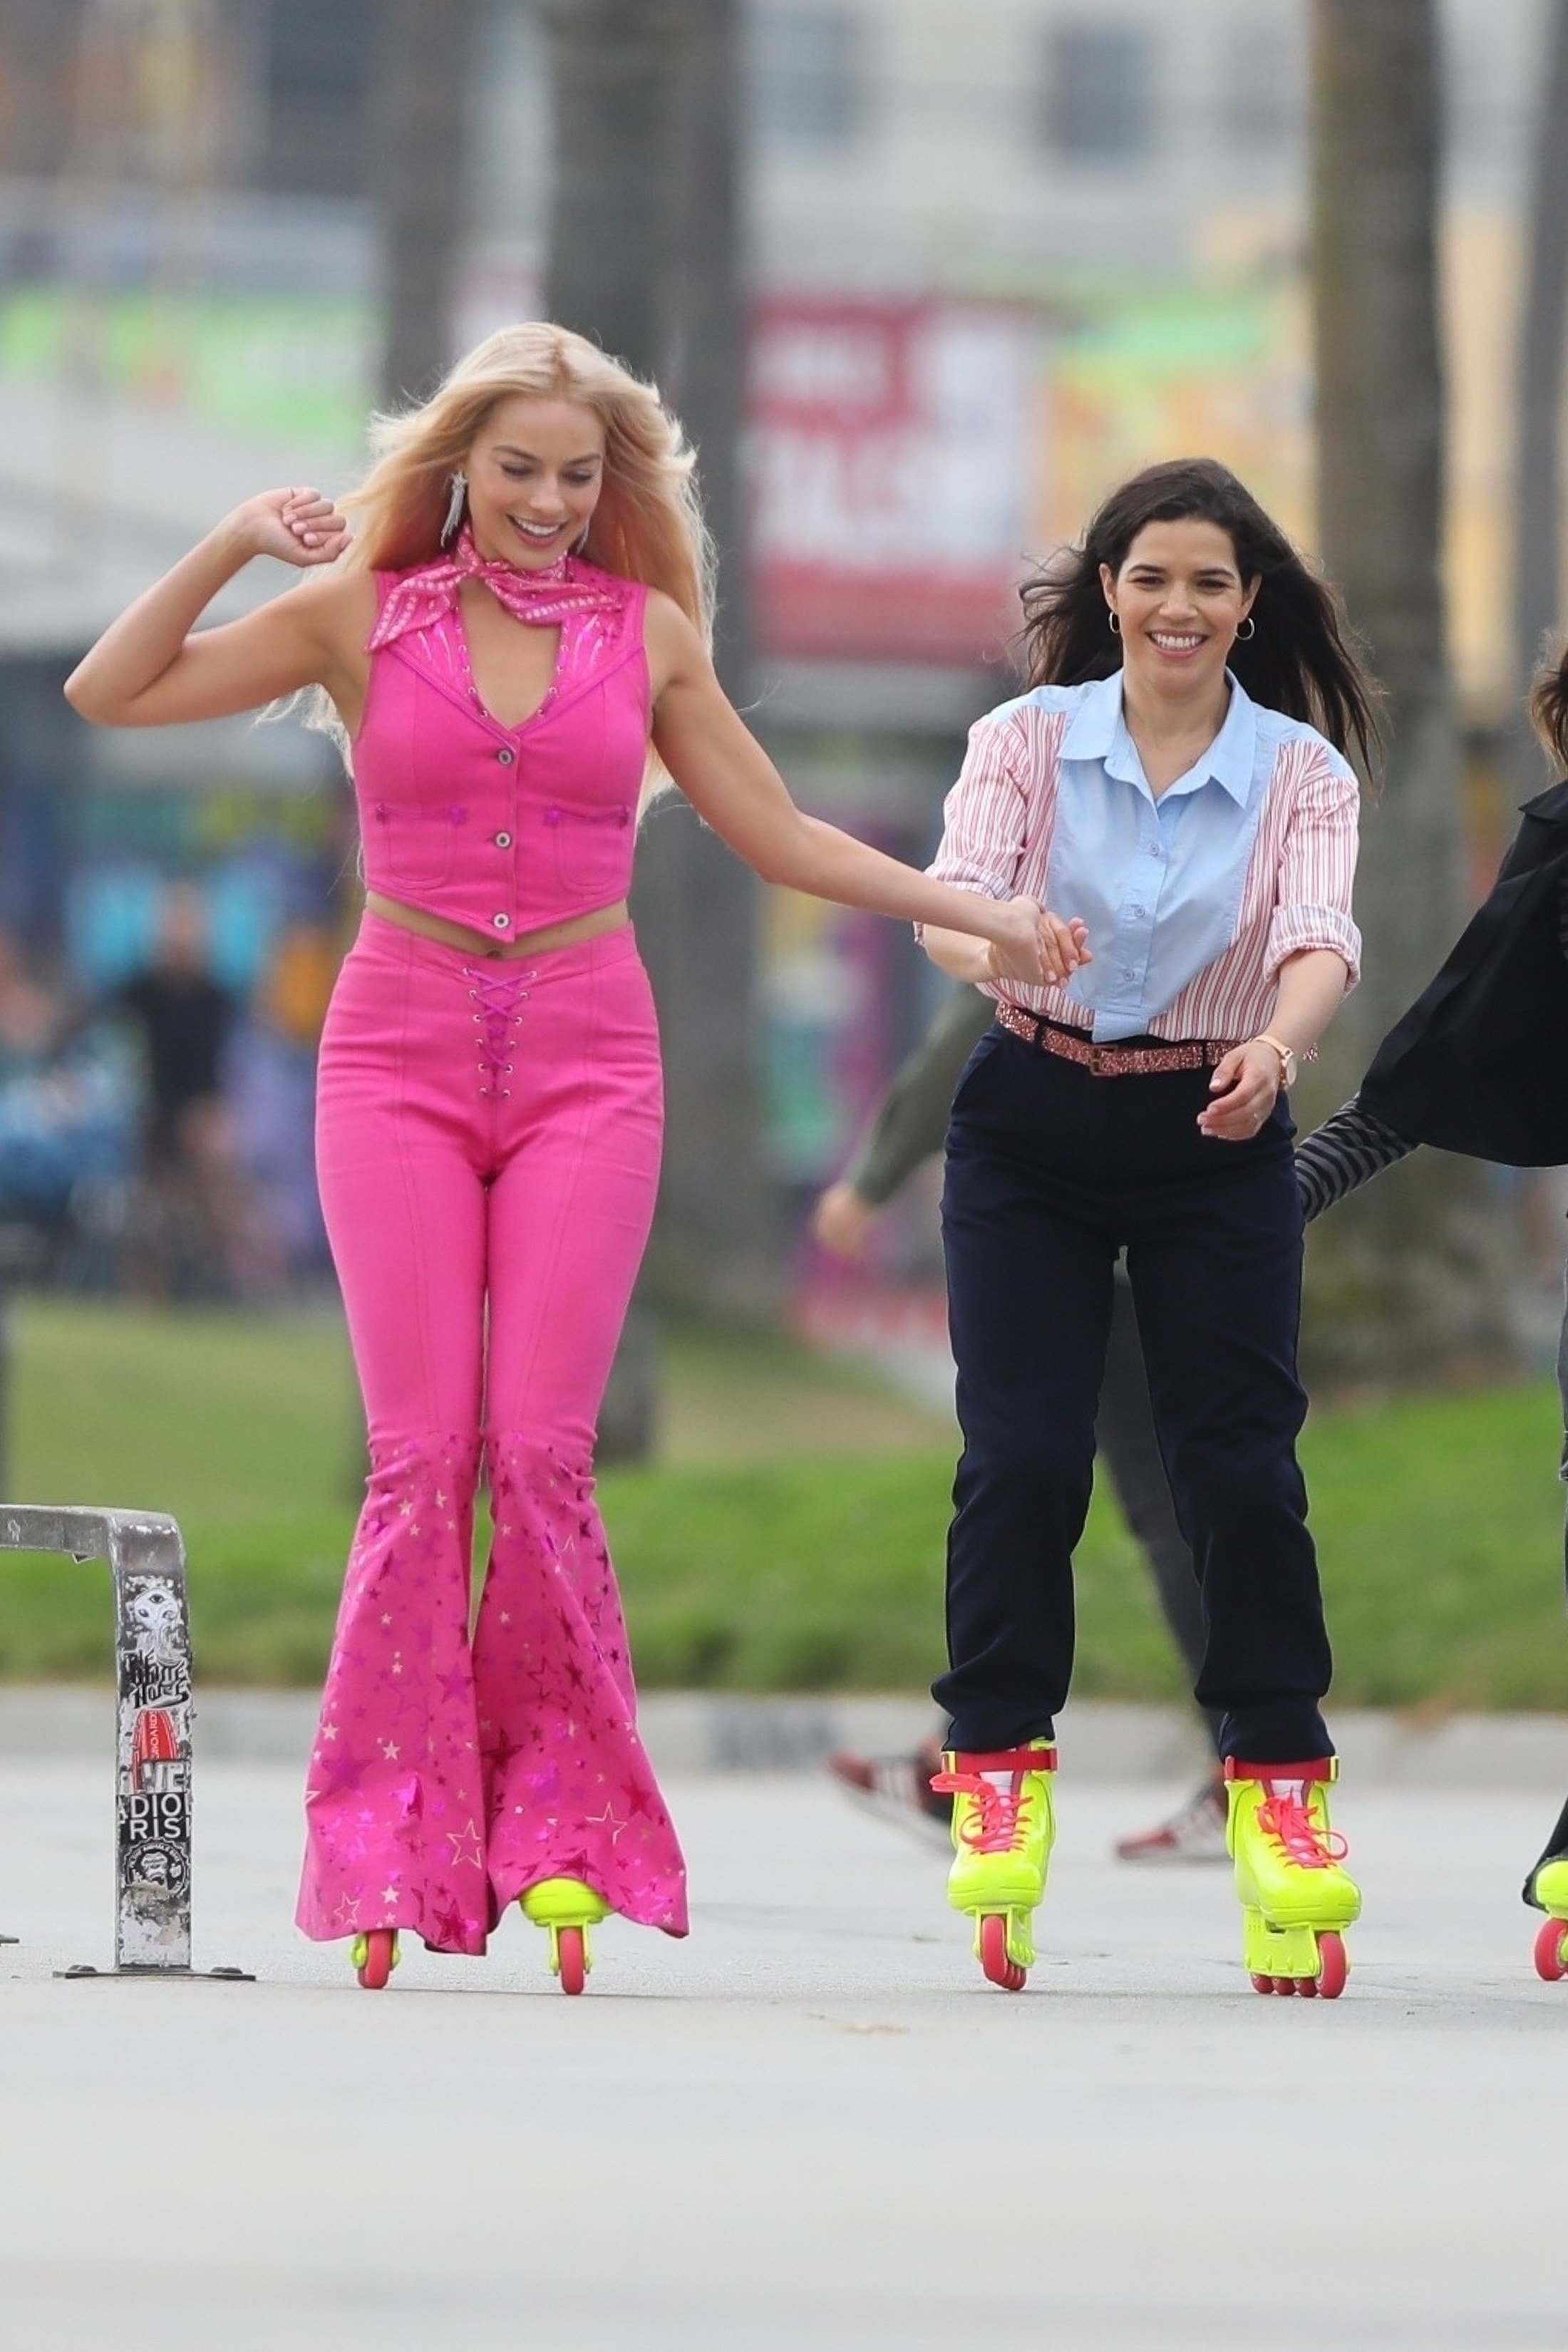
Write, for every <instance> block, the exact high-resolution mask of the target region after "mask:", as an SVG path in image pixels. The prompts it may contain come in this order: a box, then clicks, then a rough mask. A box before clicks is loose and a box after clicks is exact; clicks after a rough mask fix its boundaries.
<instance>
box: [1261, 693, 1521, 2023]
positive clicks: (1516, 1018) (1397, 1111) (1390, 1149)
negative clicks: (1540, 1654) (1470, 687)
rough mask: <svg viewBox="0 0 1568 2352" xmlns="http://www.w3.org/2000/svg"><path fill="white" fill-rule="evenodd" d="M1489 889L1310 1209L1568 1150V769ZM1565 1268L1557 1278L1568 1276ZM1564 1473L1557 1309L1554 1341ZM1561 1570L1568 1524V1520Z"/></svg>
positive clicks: (1306, 1158)
mask: <svg viewBox="0 0 1568 2352" xmlns="http://www.w3.org/2000/svg"><path fill="white" fill-rule="evenodd" d="M1531 719H1533V721H1534V724H1535V728H1536V731H1537V733H1538V734H1539V735H1540V737H1541V740H1542V742H1543V743H1544V745H1545V746H1546V748H1547V750H1548V751H1550V752H1551V753H1552V756H1553V758H1554V759H1555V761H1556V762H1557V764H1558V766H1559V767H1561V768H1568V647H1565V648H1564V650H1563V653H1562V654H1561V655H1560V656H1559V657H1558V659H1557V660H1556V661H1555V662H1554V663H1553V664H1552V665H1551V666H1550V667H1547V668H1545V669H1544V670H1543V671H1542V674H1541V676H1540V677H1538V678H1537V680H1536V683H1535V687H1534V690H1533V692H1532V694H1531ZM1522 817H1523V822H1522V824H1521V825H1520V828H1519V831H1518V833H1517V834H1516V835H1515V836H1514V839H1513V841H1512V843H1511V844H1510V847H1509V849H1508V851H1507V853H1506V855H1505V856H1504V858H1503V861H1502V866H1501V868H1500V872H1499V875H1498V879H1497V882H1496V884H1495V886H1494V887H1493V889H1492V891H1491V894H1490V896H1489V898H1487V899H1486V901H1485V903H1484V904H1483V905H1482V906H1481V907H1480V908H1479V909H1478V910H1477V912H1476V913H1475V915H1474V916H1472V918H1471V919H1470V921H1469V923H1468V925H1467V926H1466V929H1465V930H1464V931H1463V933H1462V934H1461V936H1460V938H1459V939H1458V941H1457V943H1456V945H1455V947H1454V949H1453V950H1452V952H1451V953H1450V955H1449V956H1448V958H1447V961H1446V962H1445V963H1444V965H1443V967H1442V970H1441V971H1439V972H1438V973H1437V975H1436V978H1435V979H1434V980H1433V982H1431V984H1430V986H1429V987H1428V988H1426V990H1425V991H1424V992H1423V993H1422V994H1421V995H1420V996H1419V997H1418V998H1417V999H1416V1001H1415V1003H1414V1004H1413V1005H1412V1006H1411V1008H1410V1010H1409V1011H1408V1012H1407V1013H1405V1014H1404V1015H1403V1017H1402V1018H1401V1019H1400V1020H1399V1021H1397V1022H1395V1024H1394V1027H1393V1028H1392V1029H1391V1030H1390V1031H1389V1033H1388V1035H1387V1036H1386V1037H1385V1038H1384V1041H1383V1043H1382V1045H1380V1046H1379V1047H1378V1049H1377V1051H1376V1053H1375V1054H1374V1055H1373V1059H1372V1064H1371V1066H1370V1067H1369V1069H1368V1071H1367V1074H1366V1076H1365V1078H1364V1079H1363V1082H1362V1086H1361V1088H1360V1091H1359V1092H1358V1093H1357V1095H1356V1096H1355V1097H1354V1098H1353V1099H1352V1101H1350V1102H1348V1103H1347V1104H1346V1105H1345V1106H1344V1108H1343V1109H1342V1110H1340V1111H1337V1112H1336V1113H1335V1114H1334V1116H1333V1118H1331V1119H1327V1120H1325V1122H1324V1123H1323V1125H1322V1126H1321V1127H1320V1128H1318V1129H1316V1130H1315V1132H1314V1133H1312V1134H1311V1135H1310V1136H1308V1137H1307V1138H1306V1139H1305V1140H1304V1141H1303V1142H1302V1143H1301V1145H1300V1148H1299V1150H1298V1154H1297V1160H1298V1166H1299V1169H1300V1179H1301V1185H1302V1192H1303V1197H1304V1200H1305V1202H1306V1207H1307V1213H1308V1214H1309V1215H1310V1216H1316V1215H1318V1214H1319V1213H1321V1211H1322V1210H1324V1209H1326V1208H1328V1207H1330V1206H1331V1204H1332V1203H1333V1202H1336V1201H1339V1200H1342V1199H1343V1198H1344V1196H1345V1195H1346V1194H1347V1193H1348V1192H1353V1191H1354V1190H1355V1188H1356V1187H1357V1186H1358V1185H1360V1184H1364V1183H1365V1182H1367V1181H1368V1180H1369V1179H1370V1178H1371V1177H1373V1176H1375V1175H1377V1174H1379V1173H1380V1172H1381V1171H1383V1170H1384V1169H1385V1168H1390V1167H1392V1166H1393V1165H1394V1162H1395V1161H1396V1160H1403V1159H1405V1158H1406V1157H1407V1155H1408V1154H1409V1153H1410V1152H1412V1151H1414V1150H1416V1149H1417V1147H1418V1146H1419V1145H1421V1144H1424V1143H1429V1144H1434V1145H1436V1147H1437V1148H1438V1150H1443V1151H1458V1152H1463V1153H1466V1154H1468V1156H1469V1157H1470V1158H1471V1159H1476V1160H1496V1161H1499V1162H1500V1163H1501V1164H1503V1165H1504V1166H1507V1167H1514V1168H1554V1167H1560V1166H1562V1165H1563V1163H1564V1162H1568V1089H1564V1087H1563V1085H1562V1084H1561V1074H1562V1072H1563V1068H1564V1066H1568V778H1564V779H1563V780H1560V781H1559V782H1556V783H1554V784H1552V785H1549V786H1548V788H1547V789H1546V791H1544V792H1542V793H1537V794H1536V795H1535V797H1534V798H1533V799H1532V800H1529V801H1526V802H1525V803H1524V805H1523V810H1522ZM1565 1280H1568V1276H1565ZM1557 1381H1558V1387H1559V1390H1560V1391H1561V1394H1562V1405H1563V1446H1562V1455H1561V1462H1560V1469H1561V1474H1562V1475H1563V1478H1564V1479H1568V1313H1565V1315H1564V1318H1563V1333H1562V1338H1561V1339H1560V1341H1559V1345H1558V1351H1557ZM1564 1570H1565V1572H1568V1528H1565V1532H1564ZM1524 1900H1525V1902H1526V1903H1528V1904H1530V1905H1531V1906H1533V1907H1534V1908H1535V1909H1536V1910H1539V1911H1544V1912H1545V1913H1546V1914H1547V1917H1546V1919H1545V1921H1544V1923H1543V1925H1542V1929H1541V1932H1540V1934H1539V1936H1538V1937H1537V1939H1536V1948H1535V1951H1536V1966H1537V1968H1538V1969H1540V1971H1541V1973H1542V1976H1544V1977H1547V1978H1548V1979H1552V1980H1556V1979H1561V1978H1562V1977H1563V1975H1564V1974H1565V1973H1568V1803H1565V1804H1564V1806H1563V1811H1562V1812H1561V1814H1560V1815H1559V1817H1558V1819H1557V1822H1556V1823H1555V1825H1554V1826H1553V1828H1552V1832H1551V1835H1550V1836H1549V1838H1548V1839H1547V1842H1546V1846H1545V1850H1544V1851H1543V1853H1542V1854H1541V1856H1540V1858H1539V1860H1538V1861H1537V1862H1536V1863H1535V1864H1534V1865H1533V1866H1532V1868H1531V1871H1530V1873H1529V1874H1528V1875H1527V1877H1526V1879H1525V1884H1524Z"/></svg>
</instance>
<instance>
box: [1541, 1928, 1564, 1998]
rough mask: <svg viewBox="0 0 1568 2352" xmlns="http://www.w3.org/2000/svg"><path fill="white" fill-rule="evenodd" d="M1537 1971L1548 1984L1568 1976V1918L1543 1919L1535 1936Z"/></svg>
mask: <svg viewBox="0 0 1568 2352" xmlns="http://www.w3.org/2000/svg"><path fill="white" fill-rule="evenodd" d="M1535 1973H1536V1975H1537V1976H1538V1977H1544V1978H1545V1979H1546V1981H1547V1983H1548V1984H1561V1983H1562V1981H1563V1978H1564V1977H1568V1920H1563V1919H1543V1920H1542V1923H1541V1926H1540V1927H1539V1929H1538V1930H1537V1932H1536V1937H1535Z"/></svg>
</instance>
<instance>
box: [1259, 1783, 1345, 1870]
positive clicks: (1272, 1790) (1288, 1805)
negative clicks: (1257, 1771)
mask: <svg viewBox="0 0 1568 2352" xmlns="http://www.w3.org/2000/svg"><path fill="white" fill-rule="evenodd" d="M1262 1785H1263V1787H1264V1788H1266V1789H1267V1790H1268V1792H1269V1793H1268V1798H1267V1799H1266V1801H1264V1802H1263V1803H1262V1804H1261V1805H1259V1806H1258V1828H1259V1829H1260V1830H1261V1831H1262V1832H1263V1834H1264V1836H1265V1837H1271V1838H1272V1839H1273V1840H1274V1843H1275V1844H1276V1845H1277V1846H1279V1850H1280V1852H1281V1853H1283V1854H1284V1855H1285V1857H1286V1859H1287V1860H1288V1861H1289V1862H1293V1863H1294V1864H1296V1865H1297V1867H1298V1869H1300V1870H1328V1869H1330V1868H1331V1866H1332V1864H1335V1863H1336V1862H1342V1861H1343V1860H1344V1858H1345V1856H1346V1854H1348V1853H1349V1852H1350V1850H1351V1849H1350V1840H1349V1839H1348V1838H1345V1837H1342V1836H1341V1835H1340V1832H1339V1831H1338V1830H1327V1831H1324V1830H1320V1829H1319V1827H1318V1826H1317V1823H1316V1822H1314V1821H1313V1819H1312V1816H1311V1814H1310V1812H1309V1811H1308V1810H1307V1806H1306V1802H1305V1801H1304V1799H1302V1798H1300V1797H1296V1796H1292V1795H1291V1794H1290V1793H1289V1790H1279V1789H1277V1788H1276V1787H1275V1786H1274V1784H1273V1782H1272V1781H1270V1780H1265V1781H1264V1782H1263V1784H1262Z"/></svg>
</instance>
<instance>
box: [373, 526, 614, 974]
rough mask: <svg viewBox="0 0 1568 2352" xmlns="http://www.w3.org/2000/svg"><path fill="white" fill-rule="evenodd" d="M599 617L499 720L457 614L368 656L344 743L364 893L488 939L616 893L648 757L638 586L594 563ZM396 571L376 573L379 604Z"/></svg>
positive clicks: (574, 634) (577, 623)
mask: <svg viewBox="0 0 1568 2352" xmlns="http://www.w3.org/2000/svg"><path fill="white" fill-rule="evenodd" d="M575 570H576V572H577V574H578V575H579V576H581V577H582V578H584V579H591V580H592V581H593V582H594V583H595V585H596V586H601V587H604V588H605V589H606V590H608V591H610V592H612V593H611V595H610V600H609V606H608V609H600V610H597V611H594V612H588V613H571V614H568V615H567V616H566V618H565V619H564V620H563V623H562V625H561V650H560V653H559V655H558V656H557V658H556V667H555V680H554V683H553V685H552V687H551V689H550V692H549V694H548V695H547V696H546V698H545V700H544V702H543V703H542V706H541V708H540V709H538V710H536V711H535V712H534V714H533V717H532V718H531V719H525V720H524V722H523V724H522V725H521V727H502V726H501V725H500V722H499V721H498V720H496V719H492V718H491V717H490V714H489V711H488V710H486V709H485V708H484V707H483V705H482V704H481V703H480V701H479V696H478V694H477V693H476V691H475V689H474V685H473V680H472V677H471V676H470V674H469V666H468V642H467V636H466V634H465V631H464V628H463V619H462V613H461V610H460V608H458V607H456V606H454V607H453V608H452V609H451V610H449V611H447V612H446V613H445V614H442V615H441V616H440V617H439V618H438V619H437V620H435V621H434V622H432V623H431V624H430V625H428V626H427V627H424V628H417V629H410V630H409V631H408V632H407V633H406V634H405V635H400V636H398V637H396V638H395V639H394V641H393V642H392V643H391V644H389V645H384V646H380V647H379V648H377V649H376V650H374V652H373V653H372V655H371V657H370V685H369V689H368V692H367V694H366V698H365V708H364V716H363V720H362V722H361V725H360V730H359V733H358V734H357V735H356V736H355V738H354V744H353V777H354V792H355V795H356V797H357V799H358V802H359V816H360V833H361V836H362V839H363V845H364V879H365V884H366V887H368V888H370V889H372V890H379V891H381V892H383V893H384V896H385V897H387V898H396V899H399V900H401V901H402V903H403V904H404V905H405V906H409V907H419V908H424V909H425V911H426V913H428V914H432V915H444V916H445V917H446V918H447V921H448V922H453V923H464V924H467V925H468V928H469V929H471V930H476V931H486V932H489V934H490V935H491V936H492V937H493V938H496V939H511V938H515V937H517V936H518V935H520V934H521V933H523V932H527V931H532V930H541V929H543V928H544V926H545V925H546V924H548V923H558V922H563V921H565V920H566V919H568V918H569V917H571V916H573V915H584V914H587V913H589V912H591V911H592V909H594V908H597V907H608V906H613V905H614V904H615V902H616V899H617V898H625V896H626V891H627V888H628V887H629V886H630V882H631V873H632V852H633V848H634V846H635V843H636V836H637V795H638V793H639V792H640V790H641V788H642V780H643V769H644V765H645V762H646V761H647V740H648V724H649V699H648V675H647V656H646V654H645V652H644V649H643V613H644V609H645V606H646V604H647V589H646V588H645V587H644V586H643V585H642V584H641V583H639V582H637V581H632V580H620V579H617V578H616V577H615V575H614V574H612V573H609V572H600V571H598V570H597V568H596V567H595V566H593V565H589V564H581V563H580V564H578V565H576V566H575ZM403 576H405V575H401V574H399V573H396V572H377V573H376V575H375V582H376V595H377V603H378V607H381V606H384V604H385V602H386V598H387V595H388V593H390V591H391V589H392V588H393V586H394V585H395V583H396V581H397V580H398V579H399V578H400V577H403Z"/></svg>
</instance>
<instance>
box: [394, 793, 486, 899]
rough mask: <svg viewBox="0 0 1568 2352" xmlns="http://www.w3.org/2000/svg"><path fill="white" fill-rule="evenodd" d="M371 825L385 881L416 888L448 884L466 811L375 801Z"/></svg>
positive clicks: (436, 804)
mask: <svg viewBox="0 0 1568 2352" xmlns="http://www.w3.org/2000/svg"><path fill="white" fill-rule="evenodd" d="M370 822H371V824H373V825H374V828H375V835H376V839H377V841H378V842H379V843H380V845H381V858H380V860H379V863H380V864H381V865H382V866H383V867H384V871H385V873H386V875H387V877H388V878H389V879H390V880H391V881H394V882H405V883H408V884H410V885H412V886H413V887H415V888H416V889H430V888H433V887H435V886H436V885H437V884H438V883H442V882H449V881H450V880H451V878H452V872H453V868H454V866H456V864H457V858H458V845H459V843H460V842H461V841H462V839H463V837H464V828H465V826H466V825H467V824H468V810H467V809H466V808H461V807H450V806H447V805H444V804H438V803H426V804H420V803H409V802H406V801H374V802H373V803H371V808H370Z"/></svg>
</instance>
